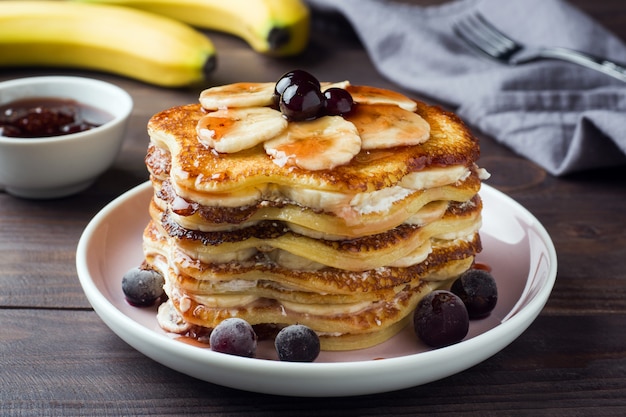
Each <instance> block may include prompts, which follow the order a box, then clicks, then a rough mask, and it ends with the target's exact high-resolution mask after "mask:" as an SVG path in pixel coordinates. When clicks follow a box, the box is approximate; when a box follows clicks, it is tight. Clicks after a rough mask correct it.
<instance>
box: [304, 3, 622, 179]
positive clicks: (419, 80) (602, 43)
mask: <svg viewBox="0 0 626 417" xmlns="http://www.w3.org/2000/svg"><path fill="white" fill-rule="evenodd" d="M308 1H309V4H310V5H311V6H312V7H320V8H322V9H326V10H327V9H332V10H335V11H338V12H340V13H342V14H343V15H344V16H345V17H346V18H347V19H348V20H349V21H350V22H351V24H352V25H353V27H354V29H355V31H356V32H357V34H358V35H359V37H360V38H361V40H362V42H363V44H364V45H365V47H366V49H367V51H368V53H369V55H370V57H371V59H372V62H373V63H374V65H375V66H376V68H377V69H378V70H379V72H380V73H381V74H382V75H384V76H385V77H387V78H388V79H390V80H391V81H393V82H395V83H396V84H397V85H399V86H401V87H403V88H405V89H408V90H412V91H414V92H416V93H419V94H421V95H423V96H426V97H430V98H432V99H434V100H437V101H439V102H440V103H443V104H445V105H448V106H451V107H453V108H454V110H455V112H456V113H457V114H458V115H459V116H460V117H461V118H462V119H464V120H465V121H466V122H467V123H469V124H470V125H472V126H474V127H476V128H478V129H480V130H482V131H483V132H484V133H486V134H488V135H490V136H492V137H493V138H494V139H495V140H497V141H499V142H501V143H503V144H505V145H506V146H508V147H510V148H511V149H512V150H513V151H515V152H516V153H518V154H520V155H522V156H524V157H526V158H529V159H531V160H533V161H534V162H535V163H537V164H539V165H541V166H542V167H543V168H545V169H546V170H547V171H548V172H549V173H551V174H553V175H564V174H568V173H572V172H575V171H582V170H587V169H591V168H600V167H608V166H615V165H621V164H625V163H626V83H624V82H622V81H619V80H615V79H613V78H611V77H609V76H607V75H604V74H600V73H598V72H595V71H593V70H590V69H587V68H583V67H579V66H577V65H574V64H569V63H563V62H558V61H542V62H535V63H531V64H526V65H524V66H518V67H509V66H505V65H502V64H499V63H497V62H494V61H491V60H488V59H487V58H484V57H482V56H480V55H478V54H477V53H476V52H474V51H473V50H471V49H470V48H468V47H467V46H466V45H465V44H464V43H463V42H462V41H461V40H460V39H458V38H457V36H456V35H454V33H453V30H452V25H453V23H454V22H455V21H456V20H458V19H459V18H461V17H462V16H464V15H466V14H469V13H472V12H474V11H477V10H478V11H480V13H482V14H483V15H484V16H485V17H486V18H487V19H488V20H489V21H491V22H492V23H493V24H494V25H495V26H496V27H498V28H500V29H501V30H503V31H505V32H507V33H508V34H509V35H510V36H512V37H513V38H515V39H517V40H518V41H521V42H523V43H525V44H527V45H552V46H562V47H569V48H573V49H577V50H580V51H584V52H588V53H592V54H594V55H598V56H603V57H606V58H608V59H612V60H615V61H618V62H626V45H625V44H624V43H623V42H621V41H620V40H619V39H618V38H617V37H615V36H614V35H612V34H611V33H610V32H608V31H607V30H605V29H604V28H603V27H601V26H600V25H599V24H598V23H596V22H594V21H593V20H592V19H590V18H589V17H588V16H586V15H584V14H583V13H582V12H580V11H579V10H577V9H575V8H574V7H573V6H571V5H570V4H568V3H567V2H566V1H564V0H506V1H501V0H457V1H454V2H451V3H445V4H443V5H440V6H416V5H415V4H406V3H399V2H393V1H388V0H387V1H385V0H308Z"/></svg>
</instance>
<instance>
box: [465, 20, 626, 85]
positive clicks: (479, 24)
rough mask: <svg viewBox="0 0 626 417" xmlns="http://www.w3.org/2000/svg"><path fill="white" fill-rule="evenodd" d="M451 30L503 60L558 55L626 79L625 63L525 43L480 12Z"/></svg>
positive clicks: (515, 62) (515, 61)
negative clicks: (513, 37)
mask: <svg viewBox="0 0 626 417" xmlns="http://www.w3.org/2000/svg"><path fill="white" fill-rule="evenodd" d="M454 31H455V33H456V34H457V35H458V36H459V37H460V38H461V39H463V40H464V41H465V42H467V44H469V45H470V46H471V47H473V48H475V49H478V50H479V51H480V52H482V53H484V54H486V55H487V56H488V57H490V58H493V59H495V60H497V61H499V62H501V63H504V64H508V65H519V64H525V63H527V62H531V61H537V60H541V59H558V60H561V61H567V62H571V63H574V64H578V65H582V66H585V67H588V68H591V69H594V70H597V71H600V72H603V73H605V74H607V75H610V76H612V77H615V78H617V79H618V80H622V81H625V82H626V67H624V66H623V65H619V64H617V63H615V62H612V61H609V60H607V59H604V58H599V57H595V56H592V55H589V54H585V53H582V52H579V51H574V50H572V49H566V48H559V47H550V48H548V47H544V48H529V47H525V46H524V45H522V44H520V43H518V42H516V41H514V40H513V39H511V38H509V37H508V36H507V35H505V34H504V33H502V32H501V31H500V30H499V29H497V28H496V27H495V26H493V25H492V24H491V23H489V22H488V21H487V20H486V19H485V18H484V17H483V16H482V15H481V14H479V13H476V14H471V15H469V16H468V17H466V18H464V19H461V20H459V21H458V22H456V24H455V25H454Z"/></svg>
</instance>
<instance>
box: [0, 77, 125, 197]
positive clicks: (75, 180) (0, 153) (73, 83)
mask: <svg viewBox="0 0 626 417" xmlns="http://www.w3.org/2000/svg"><path fill="white" fill-rule="evenodd" d="M36 97H56V98H66V99H73V100H76V101H78V102H79V103H83V104H86V105H88V106H92V107H95V108H97V109H100V110H102V111H104V112H106V113H109V114H110V115H111V116H113V119H112V120H110V121H109V122H107V123H105V124H103V125H101V126H98V127H96V128H94V129H91V130H87V131H84V132H78V133H72V134H68V135H62V136H54V137H46V138H28V139H24V138H12V137H4V136H0V189H4V190H5V191H6V192H8V193H10V194H13V195H15V196H19V197H25V198H56V197H64V196H68V195H71V194H75V193H78V192H80V191H82V190H84V189H85V188H87V187H89V186H90V185H91V184H92V183H93V182H94V181H95V180H96V178H97V177H98V176H99V175H100V174H102V173H103V172H104V171H106V170H107V169H108V168H109V167H110V166H111V164H112V163H113V161H114V160H115V158H116V156H117V154H118V152H119V149H120V147H121V145H122V141H123V139H124V132H125V130H126V124H127V121H128V117H129V115H130V113H131V110H132V107H133V101H132V98H131V97H130V95H129V94H128V93H127V92H126V91H124V90H122V89H121V88H119V87H117V86H115V85H113V84H109V83H106V82H104V81H99V80H94V79H90V78H82V77H67V76H46V77H30V78H21V79H16V80H10V81H5V82H0V106H2V105H5V104H7V103H10V102H12V101H14V100H19V99H26V98H36Z"/></svg>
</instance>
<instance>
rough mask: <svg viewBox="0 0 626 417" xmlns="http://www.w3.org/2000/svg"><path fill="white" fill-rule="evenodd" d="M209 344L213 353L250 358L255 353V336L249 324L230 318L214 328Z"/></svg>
mask: <svg viewBox="0 0 626 417" xmlns="http://www.w3.org/2000/svg"><path fill="white" fill-rule="evenodd" d="M209 343H210V345H211V350H213V351H215V352H220V353H227V354H229V355H236V356H245V357H247V358H252V357H254V354H255V353H256V345H257V335H256V333H255V332H254V329H253V328H252V326H251V325H250V323H248V322H247V321H245V320H243V319H240V318H237V317H232V318H228V319H225V320H223V321H222V322H220V324H218V325H217V326H215V328H214V329H213V331H212V332H211V335H210V336H209Z"/></svg>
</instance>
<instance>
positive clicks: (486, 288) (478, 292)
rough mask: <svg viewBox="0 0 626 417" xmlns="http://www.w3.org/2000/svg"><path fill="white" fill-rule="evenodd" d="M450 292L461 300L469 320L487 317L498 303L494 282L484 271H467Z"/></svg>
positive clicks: (487, 272) (455, 282)
mask: <svg viewBox="0 0 626 417" xmlns="http://www.w3.org/2000/svg"><path fill="white" fill-rule="evenodd" d="M450 291H452V292H453V293H454V294H456V295H457V296H459V298H460V299H461V300H463V303H464V304H465V307H467V312H468V314H469V317H470V319H479V318H483V317H487V316H488V315H489V314H490V313H491V311H492V310H493V309H494V308H495V307H496V304H497V302H498V288H497V286H496V280H495V279H494V278H493V276H492V275H491V274H490V273H489V271H486V270H484V269H468V270H467V271H465V272H464V273H463V274H461V276H460V277H458V278H457V279H456V280H455V281H454V283H453V284H452V287H450Z"/></svg>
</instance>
